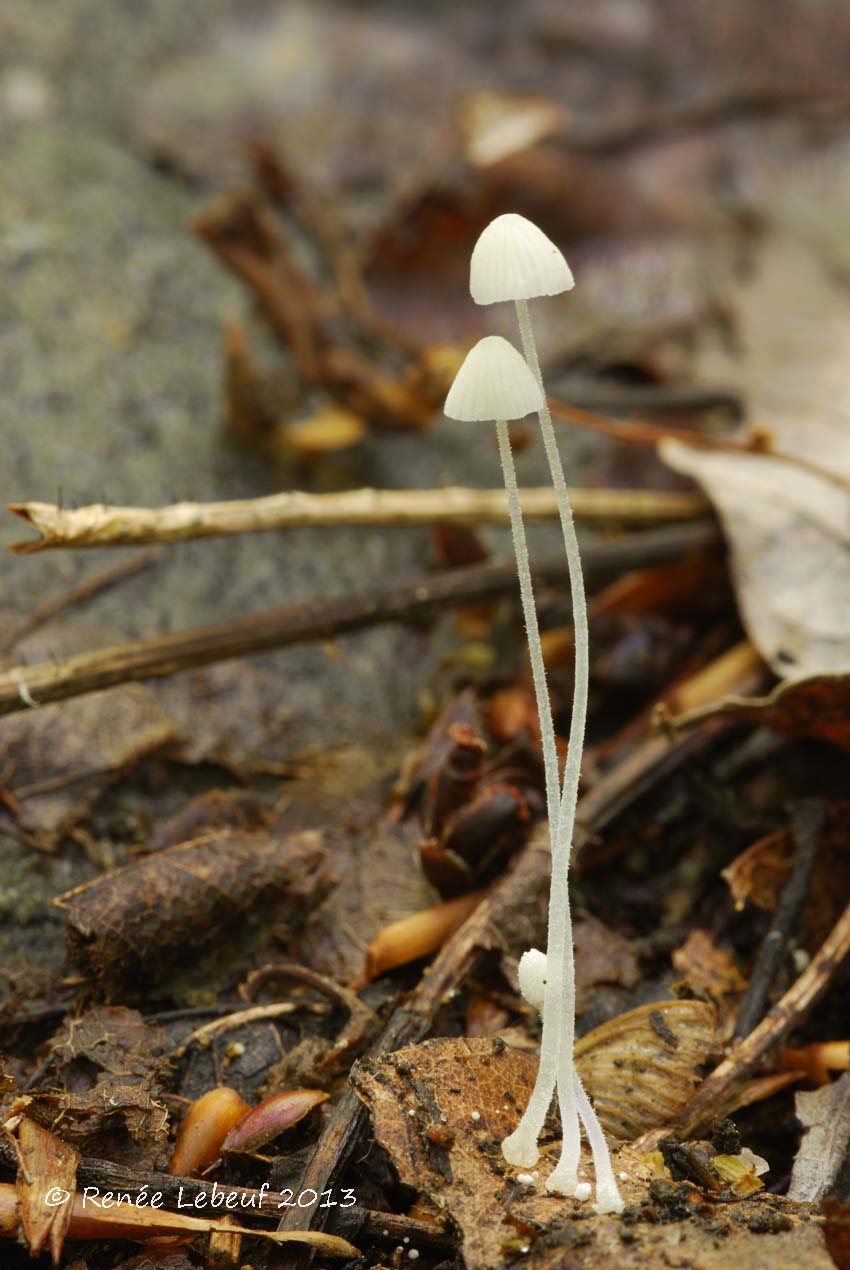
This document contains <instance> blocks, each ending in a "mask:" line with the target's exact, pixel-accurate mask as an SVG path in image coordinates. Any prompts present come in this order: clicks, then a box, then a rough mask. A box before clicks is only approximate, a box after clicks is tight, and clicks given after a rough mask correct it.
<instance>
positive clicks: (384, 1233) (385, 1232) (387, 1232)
mask: <svg viewBox="0 0 850 1270" xmlns="http://www.w3.org/2000/svg"><path fill="white" fill-rule="evenodd" d="M389 1233H390V1232H389V1231H388V1230H382V1231H381V1234H382V1235H383V1236H384V1238H385V1239H386V1237H387V1235H388V1234H389Z"/></svg>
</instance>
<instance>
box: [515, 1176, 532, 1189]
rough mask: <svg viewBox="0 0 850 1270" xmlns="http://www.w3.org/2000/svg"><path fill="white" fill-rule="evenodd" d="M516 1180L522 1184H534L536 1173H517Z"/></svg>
mask: <svg viewBox="0 0 850 1270" xmlns="http://www.w3.org/2000/svg"><path fill="white" fill-rule="evenodd" d="M516 1180H517V1181H518V1182H519V1183H521V1185H523V1186H533V1185H534V1174H533V1173H517V1175H516Z"/></svg>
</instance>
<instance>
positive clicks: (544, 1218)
mask: <svg viewBox="0 0 850 1270" xmlns="http://www.w3.org/2000/svg"><path fill="white" fill-rule="evenodd" d="M536 1070H537V1055H536V1054H531V1053H528V1052H526V1051H524V1050H517V1049H510V1048H509V1047H508V1046H506V1045H505V1043H504V1041H501V1040H500V1039H499V1038H495V1039H491V1038H479V1039H472V1038H464V1039H460V1040H434V1041H425V1042H424V1043H423V1044H421V1045H408V1046H406V1047H405V1048H404V1049H401V1050H398V1051H397V1053H395V1054H389V1055H387V1056H386V1057H385V1058H383V1059H380V1060H377V1061H375V1062H370V1063H364V1064H356V1065H355V1067H354V1070H353V1072H352V1081H353V1083H354V1088H355V1090H356V1091H357V1094H358V1095H359V1097H360V1098H362V1099H363V1101H364V1102H365V1103H366V1105H367V1106H368V1107H369V1110H370V1111H371V1113H372V1117H373V1121H374V1126H375V1136H376V1137H377V1139H378V1141H379V1142H380V1143H381V1144H382V1145H383V1146H384V1147H385V1148H386V1150H387V1151H388V1152H389V1154H390V1156H391V1158H392V1160H393V1163H394V1164H395V1166H396V1169H397V1170H398V1173H399V1176H400V1178H401V1180H402V1181H403V1182H405V1183H407V1184H408V1185H410V1186H415V1187H416V1189H417V1190H418V1191H424V1192H426V1193H427V1194H428V1195H430V1196H431V1197H432V1198H433V1199H435V1200H436V1202H437V1203H438V1204H439V1205H440V1206H441V1207H443V1208H446V1209H447V1210H448V1212H449V1213H450V1215H451V1216H452V1218H453V1219H454V1220H455V1222H457V1224H458V1226H459V1228H460V1230H461V1233H462V1236H463V1256H464V1260H465V1262H466V1265H467V1266H468V1267H470V1270H472V1268H474V1267H482V1268H484V1267H486V1268H487V1270H492V1268H493V1267H495V1266H498V1265H499V1264H501V1263H502V1262H503V1261H505V1260H512V1259H513V1258H515V1257H516V1256H518V1255H519V1254H520V1252H521V1250H523V1249H526V1250H527V1247H528V1246H529V1245H531V1244H533V1243H535V1242H536V1240H537V1238H538V1237H539V1236H541V1235H544V1234H553V1233H554V1232H555V1231H557V1232H558V1236H559V1238H561V1239H562V1240H563V1243H564V1246H565V1247H570V1244H571V1243H572V1239H571V1234H573V1233H575V1234H576V1235H577V1234H578V1232H579V1230H580V1231H581V1232H582V1234H584V1233H585V1229H586V1228H585V1223H581V1226H580V1227H577V1228H575V1230H574V1231H571V1227H572V1225H573V1223H572V1217H573V1215H574V1214H575V1213H576V1212H577V1211H584V1212H587V1211H588V1210H586V1209H583V1206H582V1205H581V1204H578V1203H577V1202H576V1201H574V1200H563V1199H557V1198H556V1197H553V1196H546V1195H545V1194H544V1193H543V1186H542V1183H541V1184H540V1185H539V1186H534V1187H533V1188H532V1189H531V1190H528V1189H526V1188H524V1187H522V1186H520V1185H518V1184H517V1183H516V1181H515V1178H514V1170H513V1169H511V1168H509V1167H508V1165H506V1164H505V1162H504V1160H503V1159H502V1153H501V1150H500V1143H501V1140H502V1138H504V1137H505V1136H506V1135H507V1134H508V1133H509V1132H510V1130H511V1129H512V1128H513V1127H514V1126H515V1124H516V1121H517V1119H518V1116H519V1114H520V1112H521V1109H522V1106H523V1105H524V1103H525V1102H526V1101H527V1099H528V1097H529V1095H530V1093H531V1089H532V1086H533V1084H534V1075H535V1072H536ZM549 1141H550V1144H551V1136H550V1139H549ZM556 1155H557V1150H555V1149H553V1148H552V1146H551V1145H550V1146H549V1148H548V1150H547V1152H546V1156H547V1158H546V1160H541V1163H540V1166H539V1172H540V1177H541V1178H544V1177H545V1176H546V1173H547V1172H548V1171H549V1170H550V1168H551V1167H552V1166H553V1165H554V1156H556ZM550 1157H552V1158H550ZM615 1168H620V1169H621V1170H627V1171H628V1172H629V1174H630V1175H631V1176H630V1181H629V1182H627V1183H623V1191H624V1195H625V1197H626V1199H627V1202H629V1201H632V1202H633V1201H635V1200H637V1199H638V1198H639V1197H642V1196H643V1195H644V1194H645V1192H646V1186H647V1183H648V1180H649V1175H650V1170H649V1167H648V1165H647V1164H646V1163H645V1162H644V1159H643V1157H641V1156H639V1155H637V1153H635V1152H632V1151H630V1150H629V1148H627V1147H626V1148H623V1149H622V1151H621V1152H619V1153H618V1154H617V1160H616V1162H615ZM595 1220H597V1221H600V1222H603V1223H607V1222H611V1221H612V1220H613V1219H611V1218H597V1219H595Z"/></svg>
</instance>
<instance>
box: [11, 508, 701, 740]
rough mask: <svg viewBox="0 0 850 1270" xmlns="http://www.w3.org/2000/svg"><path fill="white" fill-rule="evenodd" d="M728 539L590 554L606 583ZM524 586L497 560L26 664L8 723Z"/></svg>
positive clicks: (552, 573)
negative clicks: (31, 712)
mask: <svg viewBox="0 0 850 1270" xmlns="http://www.w3.org/2000/svg"><path fill="white" fill-rule="evenodd" d="M718 541H719V531H718V530H717V527H716V526H715V525H713V524H711V523H710V522H709V523H707V524H706V523H699V522H698V523H696V524H694V525H687V526H680V527H678V528H676V529H665V530H653V531H650V532H647V533H644V534H634V535H632V536H630V537H627V538H623V539H621V540H620V541H619V542H616V541H615V542H610V543H605V542H603V543H595V544H593V546H592V547H591V548H589V549H588V550H587V551H586V552H585V560H586V564H587V566H588V568H589V569H591V570H593V571H595V573H596V574H597V576H599V575H604V574H606V573H610V572H615V573H616V572H618V571H619V570H623V569H630V568H634V567H635V566H636V565H639V564H640V565H646V564H648V563H652V564H658V563H662V562H666V561H669V560H671V559H676V558H678V557H680V556H681V555H682V554H685V553H687V552H688V551H689V550H694V549H699V548H702V547H705V546H708V545H713V544H715V543H717V542H718ZM534 567H535V570H536V572H537V573H538V575H539V576H540V577H541V578H542V579H545V580H546V581H548V582H561V581H563V578H564V575H565V572H566V570H565V566H564V562H563V560H562V559H561V558H555V559H548V560H540V561H537V562H535V566H534ZM515 587H516V569H515V566H514V563H513V561H511V562H510V563H508V562H506V561H492V562H488V563H487V564H483V565H471V566H469V567H468V568H463V569H446V570H444V571H442V572H439V573H433V574H426V575H424V576H422V577H420V578H418V579H415V580H414V581H413V582H404V583H402V584H401V585H398V586H392V587H382V588H376V589H375V590H372V591H367V592H362V593H361V594H359V595H353V596H349V597H347V598H344V599H339V600H319V601H314V602H310V603H307V604H299V605H293V606H291V607H289V608H282V609H273V610H271V611H267V612H264V613H257V614H255V615H253V616H251V617H246V618H237V619H236V620H235V621H232V622H222V623H219V624H217V625H214V626H202V627H196V628H194V629H193V630H188V631H181V632H178V633H176V634H173V635H160V636H156V637H155V638H153V639H150V640H138V641H135V642H133V643H128V644H118V645H113V646H112V647H111V648H103V649H99V650H97V651H96V652H91V653H79V654H77V655H76V656H74V657H67V658H64V659H63V660H60V661H55V662H41V663H39V664H37V665H34V666H19V667H16V668H14V669H12V670H9V671H7V672H6V674H4V675H1V676H0V716H2V715H5V714H14V713H15V712H16V711H19V710H24V709H26V708H27V707H28V706H30V705H31V704H32V703H35V704H36V705H44V704H46V703H47V702H50V701H62V700H65V699H66V698H68V697H78V696H81V695H83V694H84V693H87V692H96V691H98V690H99V689H101V688H109V687H111V686H112V685H113V684H118V683H127V682H129V681H137V680H144V679H160V678H164V677H165V676H168V675H173V674H175V673H176V672H177V671H180V670H185V669H187V668H189V667H194V666H208V665H211V664H212V663H214V662H220V661H227V660H229V659H230V658H233V657H241V656H244V655H245V654H248V653H257V652H263V651H266V650H268V649H273V648H285V647H288V646H289V645H292V644H300V643H306V642H308V641H311V640H317V639H328V638H332V637H333V636H336V635H342V634H345V633H347V632H349V631H356V630H361V629H362V628H363V627H366V626H374V625H376V624H379V623H382V622H404V621H409V620H411V619H413V618H416V617H420V616H424V615H426V614H429V613H434V612H440V611H441V610H443V609H446V608H450V607H452V606H463V605H467V604H474V603H477V602H479V601H481V600H492V599H496V598H498V597H499V596H501V595H506V594H511V593H512V592H513V590H514V588H515Z"/></svg>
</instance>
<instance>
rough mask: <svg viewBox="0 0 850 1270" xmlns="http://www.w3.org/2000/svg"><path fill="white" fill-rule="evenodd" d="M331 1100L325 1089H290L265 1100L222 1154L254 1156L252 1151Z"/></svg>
mask: <svg viewBox="0 0 850 1270" xmlns="http://www.w3.org/2000/svg"><path fill="white" fill-rule="evenodd" d="M327 1099H328V1095H327V1094H326V1093H325V1091H324V1090H323V1089H286V1090H284V1091H283V1093H280V1094H272V1095H271V1097H269V1098H264V1099H263V1101H262V1102H261V1103H259V1104H258V1105H257V1106H256V1107H253V1108H252V1109H251V1110H250V1111H249V1112H247V1114H246V1115H244V1116H243V1117H242V1119H241V1120H240V1121H239V1123H238V1124H236V1125H234V1126H233V1128H232V1129H231V1130H230V1133H228V1135H227V1137H226V1138H225V1140H224V1142H223V1143H222V1146H221V1149H222V1152H225V1151H238V1152H239V1153H240V1154H243V1155H250V1153H251V1152H252V1151H259V1149H260V1147H264V1146H265V1145H266V1143H267V1142H271V1141H272V1139H273V1138H276V1137H277V1136H278V1134H281V1133H284V1132H285V1131H286V1130H287V1129H291V1128H292V1126H293V1125H295V1124H297V1123H298V1121H299V1120H303V1119H304V1117H305V1116H306V1115H307V1113H308V1112H310V1111H312V1110H313V1108H314V1107H318V1106H319V1104H320V1103H323V1102H327Z"/></svg>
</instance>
